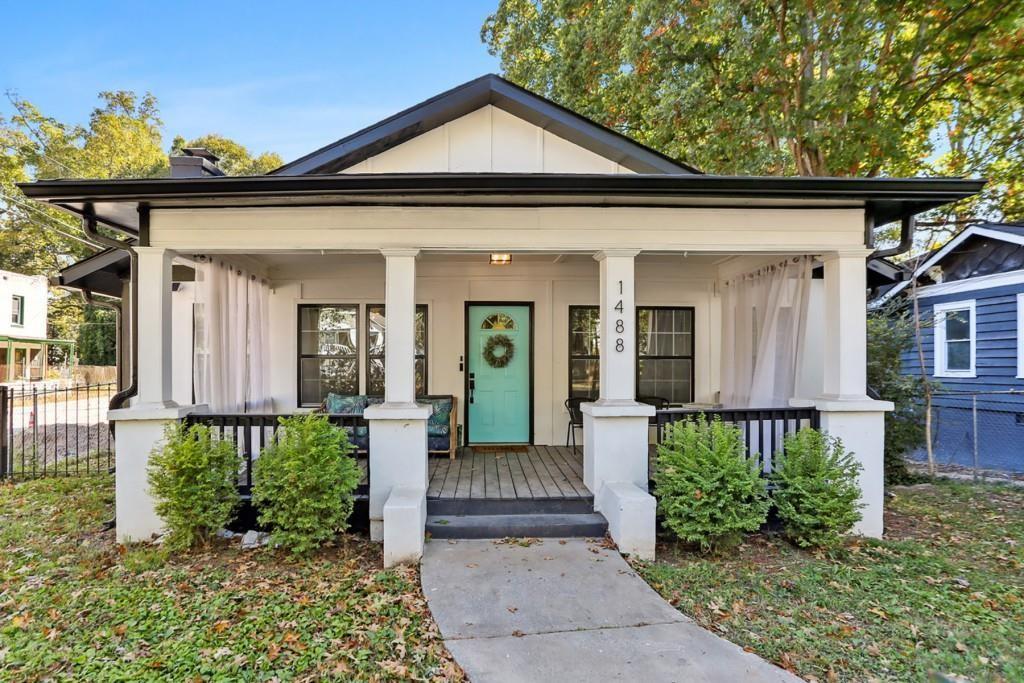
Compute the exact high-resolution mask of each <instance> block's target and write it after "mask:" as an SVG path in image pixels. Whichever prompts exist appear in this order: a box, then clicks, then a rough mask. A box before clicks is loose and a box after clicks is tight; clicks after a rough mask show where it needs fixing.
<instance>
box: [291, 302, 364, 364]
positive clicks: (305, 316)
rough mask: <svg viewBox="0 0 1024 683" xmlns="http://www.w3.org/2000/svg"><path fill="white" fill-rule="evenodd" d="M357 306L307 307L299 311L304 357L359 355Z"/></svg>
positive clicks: (301, 351) (300, 349)
mask: <svg viewBox="0 0 1024 683" xmlns="http://www.w3.org/2000/svg"><path fill="white" fill-rule="evenodd" d="M356 317H357V307H356V306H303V307H302V308H300V309H299V330H300V336H301V340H300V346H299V352H300V353H301V354H303V355H309V356H313V355H317V356H346V355H355V353H356V349H357V344H358V338H359V337H358V333H357V328H356Z"/></svg>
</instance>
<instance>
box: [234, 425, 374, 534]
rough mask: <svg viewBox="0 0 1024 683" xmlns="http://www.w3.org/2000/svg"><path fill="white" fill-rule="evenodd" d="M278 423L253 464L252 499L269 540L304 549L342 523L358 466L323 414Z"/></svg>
mask: <svg viewBox="0 0 1024 683" xmlns="http://www.w3.org/2000/svg"><path fill="white" fill-rule="evenodd" d="M280 425H281V426H280V428H279V429H278V432H277V438H276V439H275V440H274V441H273V442H272V443H271V444H270V445H268V446H267V447H266V448H265V449H264V450H263V452H262V453H260V457H259V458H258V459H257V460H256V463H255V464H254V465H253V491H252V496H253V504H254V505H256V508H257V510H258V512H259V521H260V523H261V524H265V525H267V526H268V527H269V529H270V534H271V536H270V541H271V544H273V545H281V546H282V547H285V548H288V549H290V550H291V551H292V552H295V553H305V552H308V551H310V550H312V549H314V548H317V547H319V546H321V545H323V544H324V543H326V542H327V541H330V540H331V539H333V538H334V537H335V535H336V534H337V533H338V532H339V531H344V530H345V529H346V528H347V527H348V517H349V515H350V514H351V513H352V507H353V496H352V493H353V492H354V491H355V488H356V486H358V485H359V480H360V479H361V478H362V472H361V470H360V469H359V466H358V465H357V464H356V462H355V460H354V459H352V458H350V457H348V453H349V452H351V450H352V446H351V445H350V444H349V442H348V435H347V434H346V432H345V430H343V429H340V428H337V427H334V426H333V425H331V423H330V422H328V421H327V417H326V416H324V415H316V414H310V415H296V416H294V417H287V418H285V417H282V418H280Z"/></svg>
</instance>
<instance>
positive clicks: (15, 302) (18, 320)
mask: <svg viewBox="0 0 1024 683" xmlns="http://www.w3.org/2000/svg"><path fill="white" fill-rule="evenodd" d="M11 324H12V325H17V326H18V327H22V326H24V325H25V297H23V296H22V295H21V294H12V295H11Z"/></svg>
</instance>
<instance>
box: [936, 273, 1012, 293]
mask: <svg viewBox="0 0 1024 683" xmlns="http://www.w3.org/2000/svg"><path fill="white" fill-rule="evenodd" d="M1020 284H1024V270H1011V271H1009V272H1006V273H993V274H992V275H982V276H979V277H972V278H967V279H966V280H955V281H953V282H943V283H941V284H937V285H928V286H927V287H919V288H918V290H917V296H918V297H922V298H923V297H935V296H942V295H945V294H959V293H961V292H975V291H978V290H980V289H994V288H995V287H1006V286H1008V285H1020Z"/></svg>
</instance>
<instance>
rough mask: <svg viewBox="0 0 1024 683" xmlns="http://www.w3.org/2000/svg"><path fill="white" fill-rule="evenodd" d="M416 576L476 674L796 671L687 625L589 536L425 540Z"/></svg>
mask: <svg viewBox="0 0 1024 683" xmlns="http://www.w3.org/2000/svg"><path fill="white" fill-rule="evenodd" d="M421 576H422V582H423V591H424V593H425V594H426V596H427V602H428V603H429V605H430V611H431V612H432V613H433V615H434V619H435V620H436V621H437V624H438V626H439V627H440V629H441V634H442V635H443V636H444V639H445V644H446V645H447V646H448V649H449V650H450V651H451V653H452V655H453V656H454V657H455V660H456V661H457V662H458V663H459V664H460V665H462V668H463V669H465V670H466V673H467V674H469V677H470V680H472V681H474V682H475V683H489V682H491V681H549V680H550V681H559V682H562V681H595V680H609V679H611V680H616V679H617V680H632V681H645V683H646V682H648V681H686V682H688V683H697V682H699V681H730V682H732V681H750V682H759V681H780V682H781V681H799V680H800V679H799V678H797V677H795V676H793V675H791V674H789V673H787V672H786V671H783V670H782V669H780V668H778V667H776V666H774V665H772V664H769V663H768V662H766V661H764V660H763V659H760V658H759V657H757V656H755V655H752V654H750V653H748V652H744V651H743V649H742V648H740V647H739V646H737V645H734V644H732V643H730V642H728V641H726V640H724V639H722V638H719V637H718V636H716V635H714V634H712V633H710V632H708V631H706V630H704V629H702V628H701V627H699V626H697V625H696V624H695V623H694V622H693V621H691V620H690V619H688V618H686V617H684V616H683V615H682V614H680V613H679V612H678V611H677V610H676V609H674V608H673V607H672V606H671V605H669V604H668V603H666V602H665V601H664V600H662V599H661V597H660V596H659V595H658V594H657V593H655V592H654V590H653V589H652V588H651V587H650V586H648V585H647V584H646V583H645V582H644V580H643V579H641V578H640V577H639V576H637V575H636V573H635V572H634V571H633V570H632V569H631V568H630V566H629V565H628V564H626V562H625V560H623V559H622V557H621V556H620V555H619V553H618V552H616V551H614V550H608V549H606V548H604V547H602V546H601V545H600V544H598V543H597V542H596V541H587V540H582V539H566V540H558V539H543V540H539V541H535V542H534V543H533V544H532V545H529V546H528V547H523V546H521V545H516V544H515V543H506V542H497V541H443V540H433V541H431V542H429V543H427V546H426V549H425V553H424V556H423V564H422V572H421Z"/></svg>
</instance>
